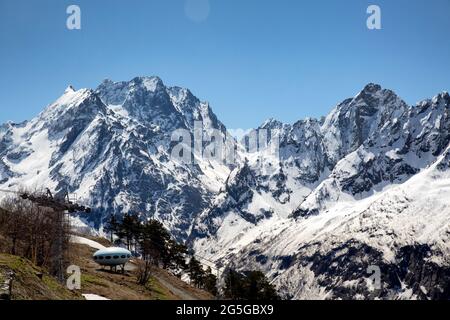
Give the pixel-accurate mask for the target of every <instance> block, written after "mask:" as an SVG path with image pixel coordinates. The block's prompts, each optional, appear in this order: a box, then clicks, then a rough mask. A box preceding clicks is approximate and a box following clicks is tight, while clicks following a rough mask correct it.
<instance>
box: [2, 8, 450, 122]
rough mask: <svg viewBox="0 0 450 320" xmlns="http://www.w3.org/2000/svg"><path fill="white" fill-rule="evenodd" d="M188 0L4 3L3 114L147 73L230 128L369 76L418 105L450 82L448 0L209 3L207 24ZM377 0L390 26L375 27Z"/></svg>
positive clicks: (290, 116)
mask: <svg viewBox="0 0 450 320" xmlns="http://www.w3.org/2000/svg"><path fill="white" fill-rule="evenodd" d="M186 1H194V2H195V1H200V2H202V1H203V2H204V1H207V0H147V1H145V0H126V1H125V0H122V1H119V0H111V1H104V0H71V1H65V0H40V1H34V0H28V1H23V0H0V88H1V89H0V111H1V112H0V123H3V122H5V121H7V120H13V121H16V122H18V121H22V120H25V119H30V118H32V117H33V116H35V115H37V114H38V113H39V112H40V111H41V110H42V109H43V108H44V107H45V106H46V105H47V104H49V103H51V102H53V101H54V100H55V99H56V98H57V97H58V96H59V95H60V94H62V92H63V91H64V89H65V88H66V87H67V85H68V84H72V85H74V86H75V87H76V88H81V87H91V88H95V87H96V86H97V85H98V84H99V83H100V82H101V81H102V80H103V79H105V78H110V79H112V80H128V79H131V78H133V77H135V76H137V75H158V76H160V77H161V78H162V79H163V80H164V82H165V83H166V84H167V85H179V86H183V87H188V88H190V89H191V90H192V92H193V93H194V94H195V95H197V96H198V97H199V98H200V99H202V100H207V101H209V102H210V103H211V106H212V107H213V109H214V111H215V112H216V113H217V115H218V116H219V118H220V119H221V120H222V121H223V122H224V123H225V124H226V125H227V126H228V127H230V128H249V127H254V126H257V125H258V124H260V123H261V122H263V121H264V120H265V119H267V118H270V117H274V118H277V119H279V120H282V121H285V122H290V123H292V122H295V121H296V120H298V119H301V118H304V117H307V116H311V117H319V116H321V115H325V114H326V113H328V112H329V111H330V109H331V108H332V107H333V106H334V105H335V104H336V103H338V102H340V101H341V100H343V99H344V98H346V97H349V96H353V95H354V94H355V93H357V92H358V91H359V90H360V89H361V88H362V87H363V86H364V85H365V84H366V83H368V82H376V83H380V84H381V85H382V86H384V87H388V88H391V89H393V90H395V91H396V92H397V93H398V94H399V95H400V96H402V97H403V98H404V99H405V100H406V101H407V102H408V103H415V102H417V101H418V100H420V99H423V98H427V97H431V96H432V95H435V94H437V93H438V92H440V91H444V90H446V91H449V90H450V1H449V0H431V1H425V0H414V1H407V0H395V1H392V0H389V1H381V0H373V1H365V0H314V1H313V0H309V1H299V0H290V1H289V0H209V3H210V10H209V16H208V17H207V18H206V19H205V20H203V21H200V22H199V21H195V19H194V20H193V19H190V18H189V16H190V15H189V14H187V13H186V12H189V13H191V12H194V14H195V10H194V11H192V10H191V9H192V7H188V8H189V10H186ZM70 4H78V5H79V6H80V7H81V10H82V29H81V30H80V31H70V30H67V28H66V19H67V14H66V8H67V6H68V5H70ZM369 4H377V5H379V6H380V7H381V10H382V28H383V29H382V30H379V31H377V30H376V31H370V30H368V29H367V28H366V19H367V17H368V15H367V14H366V9H367V7H368V5H369ZM194 7H195V6H194ZM199 10H200V11H199V14H200V15H201V14H202V13H204V12H205V11H202V8H200V9H199ZM191 15H192V13H191Z"/></svg>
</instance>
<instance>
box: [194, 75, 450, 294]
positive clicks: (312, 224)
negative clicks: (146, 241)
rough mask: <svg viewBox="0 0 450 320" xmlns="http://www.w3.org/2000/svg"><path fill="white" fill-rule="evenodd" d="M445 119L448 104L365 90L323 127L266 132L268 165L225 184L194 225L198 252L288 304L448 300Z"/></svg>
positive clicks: (253, 166)
mask: <svg viewBox="0 0 450 320" xmlns="http://www.w3.org/2000/svg"><path fill="white" fill-rule="evenodd" d="M449 108H450V96H449V95H448V93H442V94H439V95H437V96H436V97H434V98H433V99H432V100H426V101H423V102H420V103H419V104H418V105H417V106H413V107H410V106H408V105H407V104H406V103H405V102H403V101H402V100H401V99H400V98H399V97H398V96H396V95H395V93H394V92H392V91H390V90H385V89H382V88H381V87H380V86H378V85H374V84H369V85H367V86H366V87H365V88H364V89H363V90H362V91H361V92H360V93H359V94H358V95H356V96H355V97H354V98H351V99H347V100H345V101H344V102H342V103H341V104H339V105H337V106H336V107H335V108H334V109H333V110H332V112H331V113H330V114H329V115H328V116H327V117H325V118H324V119H322V120H313V119H307V120H304V121H299V122H297V123H295V124H293V125H287V124H282V123H280V122H277V121H273V120H271V121H269V122H266V123H265V124H263V125H262V126H261V127H262V128H264V127H270V128H277V129H279V130H281V134H280V150H279V159H278V161H275V163H271V161H265V162H264V163H263V164H261V163H260V162H258V161H259V159H260V158H259V157H258V156H257V155H256V156H255V155H253V154H251V155H248V159H247V161H246V162H245V163H244V164H242V165H241V166H240V167H239V168H236V169H235V170H234V171H233V172H232V173H231V174H230V178H229V179H228V180H227V184H226V187H225V188H224V190H223V192H222V193H220V194H219V196H218V197H217V198H216V200H215V202H214V204H213V207H212V209H207V210H206V211H204V212H203V213H202V214H201V215H200V216H199V218H198V221H197V222H196V223H195V224H194V230H193V233H192V234H191V236H192V238H193V239H195V240H193V241H194V247H195V249H196V251H197V252H201V253H202V254H203V255H205V256H207V257H209V258H210V259H213V260H215V261H218V263H219V265H221V266H222V267H224V268H227V267H234V268H238V269H249V268H251V269H259V270H263V271H265V272H266V273H267V274H269V275H270V277H271V279H272V280H273V281H274V283H275V284H277V286H278V288H279V289H280V290H281V291H282V292H283V293H284V294H285V297H288V298H295V299H302V298H368V297H382V298H402V297H404V298H448V297H449V287H450V281H449V280H450V278H449V271H450V269H449V267H450V260H449V259H450V247H449V245H448V243H449V241H448V240H450V239H449V236H450V233H449V228H450V207H448V203H447V201H446V200H445V198H446V197H448V193H447V192H448V191H449V190H447V187H446V184H445V181H446V179H447V177H448V172H446V169H445V168H446V162H445V161H446V160H443V159H442V157H443V153H444V152H448V151H446V149H447V148H448V145H449V142H450V136H449V132H450V131H449V129H450V127H449V126H450V121H449V120H450V119H449ZM445 158H446V157H444V159H445ZM254 159H256V161H255V160H254ZM265 166H272V167H275V169H273V170H271V171H269V172H270V173H269V174H267V172H268V171H267V170H266V168H265ZM436 166H438V167H442V168H444V169H441V170H440V171H436V170H435V169H434V168H435V167H436ZM413 178H414V179H413ZM428 187H429V188H430V190H429V191H428V190H426V189H425V190H423V191H422V189H423V188H428ZM372 265H376V266H377V267H379V268H380V269H381V276H382V284H383V285H384V287H383V289H382V290H381V291H380V290H378V291H376V290H375V291H370V290H369V289H368V286H367V285H366V282H365V280H366V278H368V277H369V275H370V274H368V273H367V269H368V267H370V266H372ZM417 273H418V274H417Z"/></svg>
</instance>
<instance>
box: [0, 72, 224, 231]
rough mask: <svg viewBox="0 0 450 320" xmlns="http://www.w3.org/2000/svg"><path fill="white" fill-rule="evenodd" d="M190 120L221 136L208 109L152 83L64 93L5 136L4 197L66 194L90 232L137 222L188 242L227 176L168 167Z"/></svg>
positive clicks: (0, 178) (209, 169)
mask: <svg viewBox="0 0 450 320" xmlns="http://www.w3.org/2000/svg"><path fill="white" fill-rule="evenodd" d="M195 120H198V121H202V123H203V126H204V129H207V128H208V127H214V128H219V129H220V128H222V129H223V128H224V126H223V125H222V124H221V123H220V122H219V121H218V120H217V117H216V116H215V115H214V114H213V112H212V111H211V109H210V107H209V105H208V104H207V103H203V102H200V101H199V100H198V99H197V98H195V97H194V96H193V95H192V93H191V92H190V91H189V90H187V89H181V88H168V87H166V86H164V84H163V83H162V81H161V79H159V78H157V77H138V78H135V79H133V80H131V81H130V82H117V83H116V82H112V81H105V82H103V83H102V84H101V85H100V86H99V87H98V88H97V89H96V90H88V89H82V90H78V91H75V90H74V89H73V88H71V87H69V88H68V89H67V90H66V91H65V92H64V94H63V95H62V96H61V97H60V98H59V99H58V100H57V101H56V102H54V103H53V104H51V105H49V106H48V107H47V108H45V110H44V111H43V112H42V113H41V114H40V115H39V116H37V117H36V118H35V119H33V120H31V121H29V122H25V123H22V124H12V123H8V124H6V125H3V126H2V129H1V133H0V141H1V142H0V155H1V156H0V159H1V160H0V164H1V165H0V168H1V171H0V182H1V188H3V189H9V190H17V189H19V188H22V187H27V188H32V189H34V188H43V187H48V188H50V189H51V190H56V191H57V192H64V190H68V191H69V192H70V193H73V194H76V195H77V197H78V200H79V201H80V202H82V203H85V204H86V205H89V206H91V207H92V208H94V214H92V216H91V217H89V218H88V219H89V221H91V223H92V224H93V226H94V227H96V228H99V227H101V225H102V221H103V220H104V219H105V218H106V217H107V216H108V215H110V214H119V215H120V214H123V213H126V212H129V213H139V214H142V215H143V216H147V217H156V218H158V219H160V220H161V221H163V222H164V224H165V225H166V226H167V227H168V228H170V230H171V231H172V232H173V234H174V235H175V236H177V237H178V238H179V239H183V238H186V237H187V234H188V232H189V230H190V227H191V224H192V220H193V219H194V218H195V217H196V215H197V214H198V213H199V212H201V211H202V210H204V209H205V208H207V207H208V205H209V203H210V202H211V201H212V199H213V197H214V195H215V193H216V192H217V190H218V189H220V186H221V185H222V184H223V182H224V181H225V179H226V177H227V176H228V174H229V168H228V166H226V165H223V164H222V163H220V162H213V161H209V160H208V161H203V160H202V159H201V158H199V159H198V161H197V163H195V164H192V165H191V164H186V163H180V162H175V161H172V159H171V154H170V152H171V145H172V142H171V134H172V133H173V131H174V130H177V129H186V130H190V131H192V128H193V127H194V121H195Z"/></svg>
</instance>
